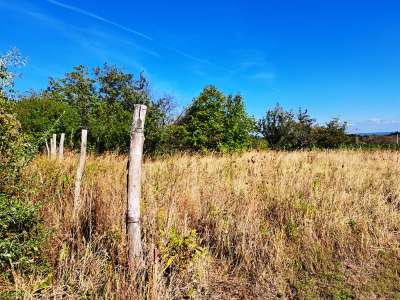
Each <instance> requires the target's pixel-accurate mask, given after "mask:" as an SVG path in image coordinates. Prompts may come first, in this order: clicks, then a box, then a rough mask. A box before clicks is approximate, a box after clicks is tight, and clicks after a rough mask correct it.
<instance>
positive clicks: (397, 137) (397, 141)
mask: <svg viewBox="0 0 400 300" xmlns="http://www.w3.org/2000/svg"><path fill="white" fill-rule="evenodd" d="M396 144H397V145H398V144H399V134H398V133H397V135H396Z"/></svg>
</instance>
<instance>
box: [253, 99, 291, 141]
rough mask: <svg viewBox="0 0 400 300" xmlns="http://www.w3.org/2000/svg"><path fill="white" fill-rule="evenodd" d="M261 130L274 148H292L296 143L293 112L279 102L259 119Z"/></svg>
mask: <svg viewBox="0 0 400 300" xmlns="http://www.w3.org/2000/svg"><path fill="white" fill-rule="evenodd" d="M259 131H260V133H261V134H262V135H263V136H264V138H265V139H266V140H267V141H268V144H269V145H270V146H271V147H273V148H283V149H292V148H293V147H294V146H295V144H296V138H295V133H296V121H295V117H294V114H293V113H292V112H287V111H285V110H284V109H283V108H282V106H280V105H279V104H277V105H276V106H275V107H274V108H273V109H269V110H268V111H267V113H266V115H265V117H264V118H262V119H261V120H260V121H259Z"/></svg>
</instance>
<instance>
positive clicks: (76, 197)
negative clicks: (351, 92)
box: [74, 129, 87, 215]
mask: <svg viewBox="0 0 400 300" xmlns="http://www.w3.org/2000/svg"><path fill="white" fill-rule="evenodd" d="M86 144H87V130H86V129H82V135H81V155H80V157H79V164H78V169H77V170H76V176H75V191H74V215H75V214H76V212H77V211H78V210H79V206H80V195H81V180H82V176H83V170H84V168H85V160H86Z"/></svg>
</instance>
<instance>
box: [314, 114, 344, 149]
mask: <svg viewBox="0 0 400 300" xmlns="http://www.w3.org/2000/svg"><path fill="white" fill-rule="evenodd" d="M346 129H347V123H346V122H341V121H340V120H339V119H338V118H333V119H332V120H331V121H329V122H327V123H326V124H325V125H324V126H315V128H314V129H313V139H314V141H315V145H316V146H317V147H319V148H330V149H333V148H337V147H339V146H341V145H343V144H346V143H348V142H349V137H348V135H347V134H346Z"/></svg>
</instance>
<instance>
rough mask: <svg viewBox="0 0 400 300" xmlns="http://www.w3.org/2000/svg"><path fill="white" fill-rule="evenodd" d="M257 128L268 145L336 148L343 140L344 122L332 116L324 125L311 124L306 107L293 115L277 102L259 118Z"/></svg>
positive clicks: (296, 147) (312, 121)
mask: <svg viewBox="0 0 400 300" xmlns="http://www.w3.org/2000/svg"><path fill="white" fill-rule="evenodd" d="M259 131H260V133H261V134H262V135H263V137H264V138H265V139H266V140H267V141H268V143H269V145H270V146H271V147H273V148H277V149H285V150H295V149H304V148H311V147H319V148H337V147H339V146H340V145H341V144H344V143H346V142H347V140H348V138H347V135H346V123H341V122H340V121H339V120H338V119H332V120H331V121H329V122H328V123H326V124H325V125H319V124H316V123H315V119H312V118H311V116H310V115H309V114H308V112H307V110H305V111H302V110H301V109H299V111H298V113H297V114H294V113H293V112H291V111H285V110H284V109H283V108H282V107H281V106H280V105H279V104H277V105H276V106H275V107H274V108H273V109H270V110H268V111H267V113H266V116H265V117H264V118H263V119H261V120H260V121H259Z"/></svg>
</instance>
